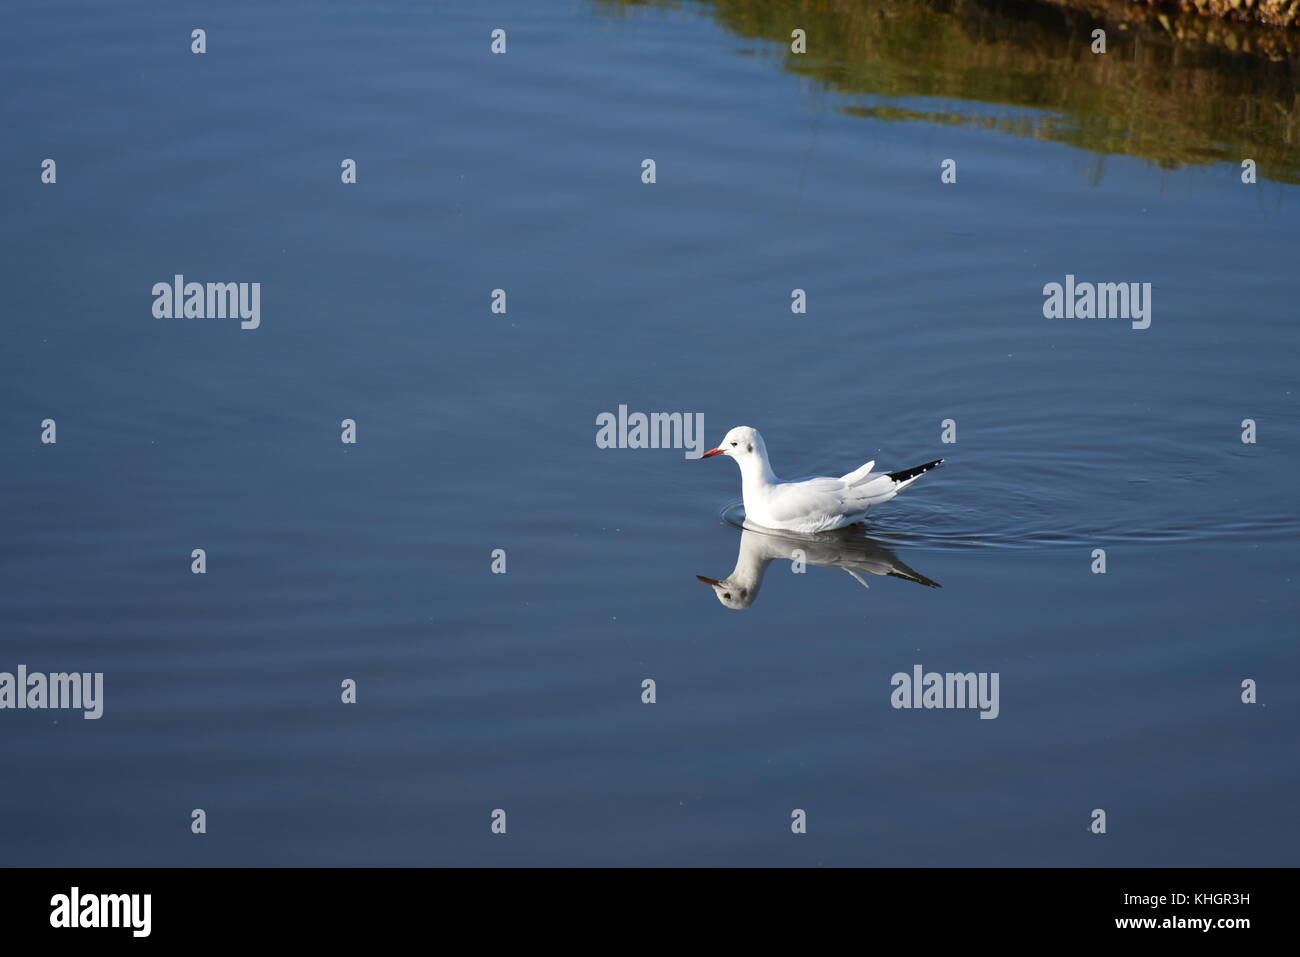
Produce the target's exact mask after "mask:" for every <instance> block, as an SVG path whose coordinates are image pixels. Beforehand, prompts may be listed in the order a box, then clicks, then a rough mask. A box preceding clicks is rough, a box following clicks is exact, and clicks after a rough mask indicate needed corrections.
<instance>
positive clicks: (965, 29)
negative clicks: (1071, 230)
mask: <svg viewBox="0 0 1300 957" xmlns="http://www.w3.org/2000/svg"><path fill="white" fill-rule="evenodd" d="M1080 3H1089V4H1091V7H1090V9H1089V10H1087V11H1083V10H1076V9H1074V7H1075V6H1077V5H1079V4H1080ZM1049 4H1061V6H1055V5H1049ZM656 5H663V6H668V5H672V6H677V5H678V4H676V3H673V2H672V0H661V2H660V3H658V4H656ZM702 9H705V10H712V12H713V14H714V16H715V17H716V18H717V19H718V20H719V21H720V22H721V23H723V24H725V25H726V26H727V27H728V28H729V29H731V30H733V31H735V32H736V33H738V34H740V35H742V36H746V37H751V38H754V39H760V40H767V41H771V42H772V43H773V44H779V46H778V47H776V52H777V53H778V54H780V55H782V57H783V60H784V64H785V67H786V69H788V70H790V71H791V72H793V73H797V74H800V75H803V76H809V77H813V78H815V79H816V80H818V81H820V82H822V83H824V84H826V85H827V86H829V87H831V88H833V89H835V90H838V91H840V92H843V93H847V94H850V95H870V96H885V97H890V98H894V99H899V98H904V97H942V98H945V99H947V100H949V101H952V100H966V101H977V102H983V103H994V104H1001V105H1004V106H1006V105H1009V106H1015V107H1020V108H1024V109H1025V110H1026V111H1031V110H1032V111H1035V112H1026V113H1025V114H1024V115H1020V116H1015V117H1012V118H1007V117H1005V116H1003V117H1001V118H996V119H991V118H989V117H988V116H987V115H986V113H987V111H969V110H965V111H963V110H962V108H961V106H960V104H955V103H953V102H946V103H945V104H944V110H943V111H937V112H929V111H916V110H907V109H901V108H899V107H898V106H897V105H896V104H888V105H886V104H880V103H878V102H872V103H870V104H866V105H862V104H859V105H856V106H848V107H846V110H847V111H848V112H850V113H854V114H858V115H867V116H871V117H873V118H876V119H883V120H916V119H921V120H925V121H928V122H940V123H957V122H963V123H969V124H971V125H976V126H982V127H988V128H991V129H998V130H1003V131H1005V132H1009V133H1015V134H1019V135H1027V136H1034V137H1037V138H1041V139H1048V140H1053V141H1057V142H1063V143H1069V144H1071V145H1074V146H1077V147H1079V148H1081V149H1087V150H1093V151H1096V152H1101V153H1127V154H1130V155H1133V156H1140V157H1143V158H1146V159H1148V160H1151V161H1152V162H1154V163H1158V164H1160V165H1161V166H1166V167H1170V166H1177V165H1179V164H1183V163H1210V162H1219V161H1232V162H1239V161H1240V160H1241V159H1244V158H1247V157H1249V158H1251V159H1254V160H1255V161H1256V162H1257V163H1258V164H1259V169H1260V173H1261V174H1262V175H1266V176H1270V177H1272V178H1274V179H1278V180H1283V181H1286V182H1292V183H1296V182H1300V124H1297V121H1296V119H1295V112H1294V111H1295V107H1296V105H1297V99H1298V96H1297V84H1296V73H1295V70H1296V69H1297V67H1300V31H1293V30H1285V29H1277V28H1269V27H1260V26H1255V25H1251V24H1242V23H1231V22H1228V21H1224V20H1220V19H1216V18H1209V17H1199V18H1198V17H1191V18H1187V17H1171V16H1168V15H1166V14H1164V13H1162V12H1160V11H1159V9H1158V8H1151V7H1143V6H1137V7H1121V8H1120V10H1121V13H1120V14H1119V16H1120V17H1124V18H1127V19H1113V18H1112V17H1114V16H1115V15H1114V14H1113V13H1112V12H1111V10H1112V8H1110V7H1109V6H1108V5H1106V4H1105V2H1104V0H1047V2H1046V3H1035V2H1032V0H711V2H708V3H705V4H704V5H703V6H702ZM1096 26H1103V27H1105V28H1106V32H1107V36H1108V46H1109V52H1107V53H1106V54H1105V55H1096V54H1093V53H1092V52H1091V51H1090V49H1089V37H1090V33H1091V31H1092V29H1093V28H1094V27H1096ZM796 27H798V28H801V29H803V30H805V31H806V32H807V36H808V52H807V53H806V54H793V53H790V52H789V51H790V46H789V44H790V32H791V30H793V29H795V28H796ZM953 111H961V112H953Z"/></svg>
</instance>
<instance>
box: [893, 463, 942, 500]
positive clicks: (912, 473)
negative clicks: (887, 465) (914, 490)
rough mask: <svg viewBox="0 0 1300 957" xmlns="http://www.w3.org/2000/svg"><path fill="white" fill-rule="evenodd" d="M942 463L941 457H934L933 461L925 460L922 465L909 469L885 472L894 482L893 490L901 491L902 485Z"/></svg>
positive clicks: (913, 480) (909, 483)
mask: <svg viewBox="0 0 1300 957" xmlns="http://www.w3.org/2000/svg"><path fill="white" fill-rule="evenodd" d="M942 464H943V459H935V460H934V461H933V462H926V463H925V464H924V465H917V466H913V467H912V468H910V469H903V470H902V471H901V472H889V473H887V474H888V475H889V477H890V478H891V479H893V480H894V482H895V484H896V488H895V491H899V492H901V491H902V490H903V487H904V486H907V485H911V484H912V483H913V482H915V481H916V480H917V479H918V478H920V477H921V476H922V475H924V474H925V473H926V472H928V471H930V470H931V469H936V468H938V467H939V466H940V465H942Z"/></svg>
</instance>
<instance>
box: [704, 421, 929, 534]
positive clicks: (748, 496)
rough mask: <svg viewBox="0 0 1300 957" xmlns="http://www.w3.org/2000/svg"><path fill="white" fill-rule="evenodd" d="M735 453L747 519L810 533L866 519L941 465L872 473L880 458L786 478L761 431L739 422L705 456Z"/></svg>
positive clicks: (774, 526) (764, 525)
mask: <svg viewBox="0 0 1300 957" xmlns="http://www.w3.org/2000/svg"><path fill="white" fill-rule="evenodd" d="M712 455H729V456H731V457H732V458H733V459H735V460H736V464H737V465H739V466H740V488H741V495H742V497H743V498H744V500H745V517H746V518H747V519H748V520H749V521H751V522H753V523H755V524H757V525H762V526H763V527H765V528H779V529H787V530H789V531H792V532H799V533H801V534H805V535H810V534H814V533H816V532H826V531H830V530H831V529H834V528H843V527H844V526H845V525H852V524H853V523H854V522H860V521H862V519H863V518H865V517H866V514H867V512H868V511H870V510H871V509H872V508H874V507H875V506H877V505H879V504H881V503H882V502H888V501H889V500H890V499H891V498H893V497H894V496H895V495H897V494H898V493H899V492H901V491H902V490H903V489H905V488H907V487H908V486H909V485H911V484H912V483H913V482H915V481H916V480H917V479H918V478H920V477H921V476H922V475H924V474H925V473H926V472H928V471H930V469H932V468H936V467H937V466H938V465H939V464H940V463H941V462H943V459H935V460H934V461H933V462H926V463H925V464H924V465H918V466H916V467H915V468H910V469H903V470H902V471H901V472H872V471H871V469H872V466H874V465H875V464H876V463H875V462H874V461H872V462H868V463H867V464H866V465H864V466H862V467H861V468H857V469H854V470H853V471H852V472H849V473H848V474H847V475H841V476H840V477H839V478H830V477H829V476H817V477H814V478H806V479H795V480H793V481H789V482H786V481H782V480H781V479H779V478H777V477H776V475H775V474H774V473H773V472H772V466H771V465H770V464H769V463H768V461H767V446H766V445H765V444H764V442H763V437H762V436H761V435H759V434H758V429H751V428H750V427H749V426H747V425H738V426H736V428H734V429H732V430H731V431H730V432H728V433H727V434H726V435H724V436H723V437H722V444H721V445H719V446H718V447H717V448H716V449H709V451H707V452H705V453H704V454H703V455H702V456H700V458H703V459H707V458H709V456H712Z"/></svg>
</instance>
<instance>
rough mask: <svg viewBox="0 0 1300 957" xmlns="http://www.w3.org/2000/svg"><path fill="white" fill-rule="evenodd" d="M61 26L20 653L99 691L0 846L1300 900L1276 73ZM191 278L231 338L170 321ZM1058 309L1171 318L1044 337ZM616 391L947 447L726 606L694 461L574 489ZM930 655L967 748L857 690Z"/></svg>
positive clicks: (418, 35)
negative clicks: (199, 568)
mask: <svg viewBox="0 0 1300 957" xmlns="http://www.w3.org/2000/svg"><path fill="white" fill-rule="evenodd" d="M65 7H66V10H63V11H61V12H59V13H57V14H55V13H52V12H51V11H50V10H49V8H48V7H47V5H44V4H38V3H35V2H32V0H19V2H15V3H12V4H9V5H8V8H7V10H6V11H5V13H4V14H3V15H0V22H2V23H3V29H0V77H3V80H4V82H3V83H0V102H3V114H4V131H5V146H4V148H3V149H2V150H0V175H2V177H3V183H4V184H5V185H4V188H3V189H4V194H5V195H4V201H5V228H4V230H3V242H4V248H3V252H4V256H3V266H0V275H2V276H3V279H4V288H5V292H6V299H7V310H6V313H7V319H8V321H7V322H6V332H5V342H4V347H3V349H0V434H3V436H4V449H5V453H4V460H5V466H4V468H3V469H2V470H0V500H2V501H3V503H4V508H3V511H0V541H2V542H3V548H2V549H0V671H11V672H12V671H14V669H15V668H16V666H17V665H19V664H25V665H26V666H27V667H28V669H29V670H32V671H43V672H57V671H78V672H103V674H104V714H103V717H102V718H100V719H99V720H96V721H87V720H82V718H81V717H80V715H79V714H78V713H77V712H72V711H62V712H59V711H49V710H46V711H35V710H22V711H18V710H5V711H0V761H2V762H3V768H4V775H3V780H4V784H5V786H4V787H3V788H0V848H2V849H3V850H2V851H0V862H3V863H5V864H13V865H35V864H58V865H173V864H183V865H241V864H252V865H294V864H319V865H361V864H367V865H427V864H455V865H501V864H522V865H543V864H551V865H553V864H562V865H587V864H601V865H633V864H649V865H680V864H703V865H753V864H782V865H823V864H824V865H902V866H916V865H957V866H963V865H984V864H995V865H1284V864H1295V863H1297V860H1298V858H1300V854H1298V852H1300V837H1298V833H1297V832H1298V827H1297V823H1296V821H1297V818H1296V813H1295V806H1294V794H1295V792H1296V789H1297V786H1298V785H1300V770H1298V766H1297V760H1296V757H1297V753H1296V739H1297V732H1298V731H1300V720H1298V716H1297V696H1298V695H1300V670H1298V669H1297V652H1296V639H1297V628H1296V621H1297V612H1298V611H1300V601H1298V599H1297V589H1296V581H1295V579H1296V572H1297V561H1296V560H1297V533H1298V532H1300V520H1298V519H1297V506H1298V504H1300V503H1298V501H1297V499H1298V498H1300V493H1298V492H1297V482H1296V474H1297V471H1300V419H1298V418H1297V409H1296V402H1297V396H1296V390H1297V377H1296V373H1297V368H1300V365H1298V362H1297V360H1300V348H1298V347H1297V343H1298V342H1300V337H1297V332H1296V323H1297V313H1296V302H1297V270H1296V252H1297V240H1298V239H1300V217H1298V215H1297V214H1298V213H1300V193H1297V189H1298V188H1300V187H1297V185H1295V184H1296V182H1297V170H1300V162H1297V139H1298V138H1300V133H1297V129H1298V128H1297V126H1296V120H1295V113H1294V109H1295V105H1296V94H1295V90H1296V84H1295V76H1296V75H1297V74H1296V72H1295V70H1294V66H1295V63H1296V59H1295V55H1294V53H1293V52H1292V51H1291V50H1290V49H1289V48H1288V46H1287V43H1288V41H1284V40H1278V39H1277V38H1276V37H1275V36H1274V35H1273V34H1268V33H1261V32H1260V31H1256V30H1249V29H1246V28H1244V27H1229V26H1225V25H1217V26H1215V27H1214V28H1213V29H1210V28H1207V27H1204V26H1201V27H1198V28H1197V29H1200V30H1201V31H1202V33H1201V34H1197V35H1190V34H1189V35H1187V36H1185V37H1184V38H1183V39H1181V40H1179V39H1174V38H1173V37H1171V36H1169V35H1168V33H1163V32H1161V30H1160V28H1158V27H1151V26H1147V25H1143V24H1137V23H1134V24H1126V25H1124V26H1123V27H1120V26H1118V25H1117V26H1113V27H1112V28H1111V29H1110V31H1109V33H1110V50H1109V52H1108V53H1107V54H1106V55H1105V56H1104V57H1098V56H1096V55H1094V54H1092V53H1091V52H1089V50H1088V48H1087V45H1088V42H1089V40H1088V37H1089V32H1090V29H1091V27H1092V21H1090V20H1088V19H1087V18H1086V17H1081V16H1078V15H1071V14H1066V13H1062V12H1061V11H1059V10H1057V9H1056V8H1053V7H1049V6H1041V7H1040V6H1036V5H1029V4H1023V3H973V2H954V3H938V2H923V0H900V2H895V3H886V4H871V3H866V2H863V3H861V4H847V3H846V4H830V3H827V4H818V5H815V7H816V10H815V12H799V7H800V5H797V4H793V3H791V4H784V3H776V2H765V3H764V2H756V0H755V2H726V3H723V2H719V3H717V4H713V3H699V4H694V3H688V4H680V5H679V4H672V5H664V6H657V5H649V6H645V5H632V4H626V5H625V4H616V3H604V2H600V3H589V2H576V3H554V4H541V3H537V2H533V0H528V2H525V0H516V2H499V3H493V4H490V5H483V4H471V3H452V4H438V5H433V6H431V5H429V4H427V3H408V2H403V3H394V2H388V3H375V4H366V5H365V7H364V10H363V9H362V8H361V7H352V6H349V5H344V4H321V3H284V4H274V5H270V6H268V5H265V4H254V3H228V4H222V5H219V6H217V7H213V6H212V5H200V4H187V3H180V4H178V3H148V4H140V5H133V6H130V7H127V8H123V7H120V6H108V7H106V6H104V5H102V4H97V3H89V2H84V0H82V2H76V3H71V4H67V5H65ZM498 27H501V28H504V29H506V31H507V43H508V47H507V50H508V52H507V53H506V54H505V55H492V53H491V52H490V50H489V45H490V42H491V40H490V32H491V31H492V30H493V29H494V28H498ZM195 28H203V29H205V30H206V31H207V52H206V53H205V54H204V55H201V56H199V55H194V54H193V53H191V52H190V43H191V39H190V35H191V30H193V29H195ZM794 28H802V29H805V30H806V31H807V33H808V37H809V53H808V54H806V55H804V56H798V55H793V54H791V53H790V51H789V42H790V41H789V37H790V31H791V30H792V29H794ZM1189 29H1190V28H1189ZM1207 31H1208V32H1207ZM1202 34H1203V35H1202ZM1225 37H1226V38H1227V39H1225ZM1243 51H1251V52H1243ZM47 157H48V158H53V159H54V160H55V161H56V162H57V182H56V183H55V184H53V185H45V184H42V183H41V182H40V169H41V161H42V160H43V159H45V158H47ZM345 158H351V159H355V160H356V162H357V183H356V184H355V185H343V184H342V183H341V182H340V164H341V163H342V162H343V160H344V159H345ZM646 158H652V159H654V160H655V162H656V180H657V181H656V182H655V183H654V184H653V185H647V184H644V183H643V182H642V160H643V159H646ZM1244 158H1253V159H1255V160H1256V162H1257V164H1258V182H1257V183H1255V184H1252V185H1245V184H1243V183H1242V181H1241V165H1240V164H1241V160H1242V159H1244ZM945 159H954V160H956V163H957V182H956V183H953V184H943V183H941V181H940V164H941V163H942V162H943V161H944V160H945ZM176 274H182V275H184V276H185V277H186V279H187V280H194V281H200V282H208V281H214V282H215V281H220V282H227V281H229V282H260V283H261V315H260V322H261V324H260V327H259V328H257V329H251V330H241V329H240V327H239V324H238V322H237V321H233V320H220V319H211V320H209V319H189V320H183V319H163V318H155V317H154V315H153V311H152V309H153V295H152V294H151V289H152V287H153V285H154V284H155V283H158V282H165V283H170V282H171V281H172V277H173V276H174V275H176ZM1067 275H1073V276H1075V277H1077V279H1078V280H1079V281H1080V282H1082V281H1092V282H1139V283H1151V289H1152V292H1151V307H1152V308H1151V324H1150V327H1149V328H1146V329H1134V328H1132V327H1131V324H1130V323H1129V322H1127V321H1123V320H1102V319H1048V318H1044V314H1043V305H1044V295H1043V287H1044V284H1046V283H1050V282H1060V283H1063V282H1064V281H1065V277H1066V276H1067ZM498 288H500V289H505V290H506V292H507V296H508V300H507V301H508V311H507V313H506V314H504V315H501V314H493V312H492V311H491V308H490V305H491V293H492V290H494V289H498ZM794 289H802V290H805V291H806V294H807V304H808V308H807V313H806V314H794V313H792V311H791V291H792V290H794ZM620 405H625V406H627V408H628V409H629V410H631V411H642V412H655V411H662V412H683V413H692V414H694V413H701V414H703V416H704V421H705V436H704V440H705V442H706V446H705V447H709V446H712V445H713V444H715V443H716V442H717V441H719V440H720V439H721V437H722V435H723V434H724V433H725V432H726V431H727V430H728V429H729V428H731V427H732V426H735V425H751V426H755V427H757V428H759V429H761V430H762V432H763V434H764V436H765V437H766V440H767V444H768V446H769V448H770V450H771V452H772V458H773V465H774V467H775V469H776V470H777V472H778V474H781V475H783V476H798V475H804V474H825V473H830V474H834V475H839V474H841V473H844V472H848V471H850V470H851V469H853V468H855V467H857V466H858V465H859V464H861V463H862V462H864V461H865V460H867V459H876V460H878V462H879V463H880V465H881V466H882V467H887V468H890V469H897V468H903V467H906V466H910V465H914V464H917V463H919V462H924V461H927V460H929V459H933V458H937V457H940V456H943V457H944V458H946V460H947V464H946V466H945V467H944V468H943V469H940V470H939V471H937V472H935V473H932V474H929V475H926V476H924V477H923V478H922V479H921V480H919V481H918V482H917V483H916V484H915V485H914V486H913V487H912V488H910V489H909V490H907V491H906V492H905V493H904V494H903V495H901V496H900V497H899V498H898V499H896V500H895V501H893V502H891V503H889V504H887V505H885V506H883V507H882V508H881V509H880V510H879V511H878V512H877V513H876V514H875V515H874V516H873V518H872V524H871V526H870V528H869V532H868V533H869V535H870V538H871V541H870V542H866V543H862V542H845V543H839V544H836V543H830V544H827V543H819V544H818V545H817V548H819V549H822V550H823V551H815V552H812V553H810V554H809V555H808V560H809V564H808V566H807V568H806V571H805V572H804V573H803V574H795V573H792V568H793V566H792V565H791V563H790V562H789V561H787V560H786V559H785V558H784V557H779V556H778V557H777V558H775V559H774V560H772V561H771V562H770V564H768V565H767V567H766V576H765V578H764V580H763V583H762V585H763V587H762V592H761V594H759V595H758V596H757V597H756V598H755V599H754V600H753V601H752V602H751V603H750V604H749V607H747V608H745V609H743V610H733V609H730V608H727V607H724V604H723V603H722V602H720V601H719V600H718V599H717V597H715V595H714V593H713V591H712V589H710V588H709V587H708V586H707V585H704V584H701V583H700V582H699V581H698V580H697V578H696V576H697V575H703V576H706V577H711V578H716V579H722V578H724V577H725V576H728V575H729V574H731V572H732V570H733V568H735V567H736V566H737V564H738V558H739V559H741V560H742V561H741V564H742V565H743V564H744V562H745V561H749V562H750V567H751V568H754V567H756V565H755V563H756V562H759V561H760V560H761V559H762V558H763V556H764V554H765V553H764V551H763V549H764V547H765V546H766V544H768V543H765V542H764V540H763V538H762V536H761V535H760V536H759V537H757V538H755V537H754V533H752V532H750V533H746V534H745V535H744V536H742V533H741V532H740V531H739V529H738V528H737V527H736V523H737V522H738V521H739V518H738V516H737V513H736V510H735V509H734V508H730V506H732V505H733V503H735V502H736V501H737V500H738V499H739V491H740V485H739V476H738V473H737V470H736V468H735V466H734V465H733V464H732V463H730V462H727V461H725V460H722V459H710V460H708V461H703V462H700V461H693V460H690V459H688V458H687V457H686V454H685V452H684V451H682V450H678V449H602V448H598V447H597V445H596V443H595V435H596V417H597V416H598V415H599V414H600V413H602V412H616V411H617V409H618V407H619V406H620ZM345 418H350V419H354V420H355V422H356V423H357V438H358V441H357V442H356V444H344V443H342V442H341V441H340V431H341V428H340V423H341V421H342V420H343V419H345ZM45 419H54V420H55V421H56V423H57V444H54V445H49V444H42V442H41V440H40V435H41V423H42V421H43V420H45ZM1245 419H1251V420H1253V421H1254V422H1255V424H1256V439H1257V440H1256V441H1255V442H1254V443H1253V444H1248V443H1244V442H1243V441H1242V433H1243V425H1242V423H1243V420H1245ZM945 420H952V422H953V423H954V425H955V433H956V434H955V438H956V440H957V441H956V442H944V441H942V435H941V433H942V431H943V425H942V423H944V421H945ZM950 437H951V436H950ZM782 547H784V546H782ZM195 548H202V549H205V551H206V555H207V572H206V574H204V575H194V574H191V569H190V563H191V552H192V550H193V549H195ZM745 548H748V550H747V551H745V550H744V549H745ZM494 549H504V550H505V553H506V556H507V566H506V567H507V571H506V574H493V573H492V570H491V564H492V553H493V550H494ZM1095 549H1103V550H1104V552H1105V560H1106V573H1105V574H1094V573H1093V571H1092V568H1093V566H1094V557H1093V556H1094V550H1095ZM839 551H842V552H843V554H839ZM846 556H848V557H849V559H852V560H855V561H872V562H875V563H876V567H877V568H879V569H884V570H888V569H891V568H892V569H895V570H897V569H898V566H900V565H901V566H902V568H903V569H905V570H906V573H905V574H904V576H903V577H897V576H895V577H890V576H874V575H871V574H869V573H864V574H862V576H861V577H862V580H863V581H864V582H867V583H868V584H869V585H870V587H869V588H866V589H864V588H863V587H862V585H861V584H860V583H859V582H857V581H855V580H854V579H853V577H851V576H850V575H849V574H846V573H845V571H844V570H842V569H841V568H837V567H835V563H836V562H837V561H839V562H840V563H843V561H845V560H847V559H846ZM819 561H830V562H831V564H829V565H825V564H818V562H819ZM909 577H912V578H913V579H914V580H908V578H909ZM916 578H920V579H922V581H917V580H915V579H916ZM926 581H928V582H932V583H935V584H938V585H939V586H941V587H928V586H927V584H926V583H925V582H926ZM918 664H919V665H921V666H922V667H923V668H924V669H925V670H927V671H929V670H934V671H938V672H971V671H973V672H989V673H993V672H996V673H997V674H998V675H999V676H1000V708H999V715H998V717H997V719H996V720H981V719H980V718H979V715H978V713H977V712H976V711H973V710H955V709H954V710H910V709H906V710H900V709H895V708H894V707H892V706H891V702H890V695H891V691H892V690H893V689H892V686H891V676H892V675H894V674H895V673H896V672H906V673H909V674H910V673H911V671H912V669H913V667H914V666H915V665H918ZM647 678H651V679H653V680H654V681H655V682H656V695H657V701H656V703H654V704H653V705H649V704H643V703H642V700H641V696H642V682H643V680H644V679H647ZM345 679H353V680H355V681H356V682H357V702H356V703H355V704H343V703H342V702H341V701H340V695H341V690H340V684H341V682H343V681H344V680H345ZM1246 679H1251V680H1253V681H1255V682H1257V686H1258V703H1256V704H1244V703H1242V700H1241V696H1242V682H1243V681H1245V680H1246ZM195 808H201V809H203V810H204V811H205V812H206V815H207V833H206V834H205V835H202V836H198V835H195V834H192V833H191V829H190V822H191V812H192V810H193V809H195ZM498 808H499V809H503V810H505V811H506V813H507V816H508V833H507V834H506V835H505V836H501V835H494V834H492V833H491V831H490V827H489V825H490V823H491V819H490V815H491V814H492V812H493V810H494V809H498ZM796 808H798V809H803V810H804V811H806V813H807V820H808V826H807V834H805V835H802V836H796V835H794V834H792V833H791V826H790V825H791V813H792V811H793V810H794V809H796ZM1094 809H1104V811H1105V812H1106V816H1107V833H1106V834H1104V835H1098V834H1093V833H1090V832H1089V825H1090V824H1091V823H1092V820H1093V816H1092V815H1093V811H1094Z"/></svg>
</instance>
